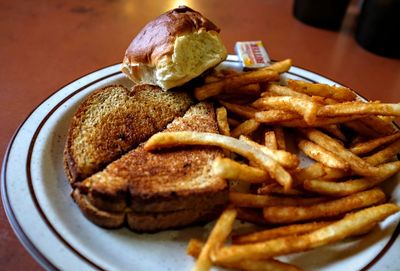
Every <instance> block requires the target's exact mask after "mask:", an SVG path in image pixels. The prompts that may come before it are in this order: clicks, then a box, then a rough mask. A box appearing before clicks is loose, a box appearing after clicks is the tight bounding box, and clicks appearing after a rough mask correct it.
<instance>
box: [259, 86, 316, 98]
mask: <svg viewBox="0 0 400 271" xmlns="http://www.w3.org/2000/svg"><path fill="white" fill-rule="evenodd" d="M268 92H269V93H274V94H276V95H279V96H292V97H297V98H302V99H306V100H309V101H312V97H310V96H308V95H307V94H304V93H301V92H297V91H294V90H293V89H291V88H289V87H287V86H281V85H277V84H273V83H271V84H268V87H267V93H268ZM261 97H263V94H261Z"/></svg>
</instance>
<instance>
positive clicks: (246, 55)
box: [235, 41, 271, 68]
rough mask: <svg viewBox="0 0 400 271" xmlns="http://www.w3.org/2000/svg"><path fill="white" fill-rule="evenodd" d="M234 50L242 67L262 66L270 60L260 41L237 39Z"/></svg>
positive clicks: (266, 64)
mask: <svg viewBox="0 0 400 271" xmlns="http://www.w3.org/2000/svg"><path fill="white" fill-rule="evenodd" d="M235 51H236V54H237V55H238V56H239V59H240V60H241V61H242V63H243V67H244V68H263V67H266V66H268V65H269V64H270V61H271V60H270V58H269V56H268V53H267V51H266V50H265V48H264V46H263V43H262V42H261V41H238V42H236V45H235Z"/></svg>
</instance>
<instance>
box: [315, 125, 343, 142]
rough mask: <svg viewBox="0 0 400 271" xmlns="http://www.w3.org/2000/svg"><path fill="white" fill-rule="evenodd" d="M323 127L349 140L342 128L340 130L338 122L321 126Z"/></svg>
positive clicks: (340, 137) (332, 133) (334, 134)
mask: <svg viewBox="0 0 400 271" xmlns="http://www.w3.org/2000/svg"><path fill="white" fill-rule="evenodd" d="M321 129H322V130H324V131H326V132H327V133H328V134H331V135H333V136H334V137H336V138H338V139H340V140H342V141H347V138H346V136H345V135H344V133H343V132H342V130H340V128H339V125H338V124H330V125H325V126H321Z"/></svg>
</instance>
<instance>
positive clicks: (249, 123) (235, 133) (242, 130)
mask: <svg viewBox="0 0 400 271" xmlns="http://www.w3.org/2000/svg"><path fill="white" fill-rule="evenodd" d="M258 127H260V123H259V122H257V121H256V120H254V119H249V120H245V121H244V122H242V123H241V124H239V125H238V126H237V127H235V129H233V130H232V133H231V136H232V137H239V136H240V135H250V134H252V133H253V132H255V131H256V130H257V129H258Z"/></svg>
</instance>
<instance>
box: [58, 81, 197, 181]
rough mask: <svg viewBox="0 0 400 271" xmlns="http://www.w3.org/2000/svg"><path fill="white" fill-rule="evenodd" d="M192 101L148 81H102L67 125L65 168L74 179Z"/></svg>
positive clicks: (138, 140)
mask: <svg viewBox="0 0 400 271" xmlns="http://www.w3.org/2000/svg"><path fill="white" fill-rule="evenodd" d="M192 103H193V101H192V99H191V97H190V96H189V95H188V94H187V93H184V92H173V91H169V92H164V91H162V90H161V89H160V88H158V87H155V86H151V85H140V86H135V87H134V88H133V89H132V91H129V90H128V89H126V88H125V87H123V86H108V87H105V88H103V89H100V90H97V91H95V92H94V93H92V94H91V95H89V96H88V97H87V98H86V99H85V101H84V102H83V103H82V104H81V105H80V106H79V108H78V110H77V112H76V113H75V115H74V117H73V119H72V122H71V125H70V129H69V131H68V136H67V141H66V146H65V150H64V166H65V172H66V174H67V177H68V179H69V180H70V182H71V183H76V182H79V181H81V180H83V179H84V178H86V177H89V176H90V175H92V174H93V173H95V172H98V171H99V170H101V169H102V168H104V166H106V165H107V164H108V163H110V162H112V161H114V160H115V159H117V158H119V157H120V156H121V155H122V154H124V153H126V152H127V151H128V150H131V149H133V148H135V147H136V146H137V145H138V144H139V143H141V142H143V141H145V140H146V139H147V138H148V137H149V136H151V135H153V134H154V133H155V132H158V131H161V130H163V129H164V128H165V127H166V125H167V124H168V123H170V122H171V121H172V120H173V119H174V118H175V117H177V116H182V115H183V113H184V112H186V110H187V109H188V108H189V106H190V105H191V104H192Z"/></svg>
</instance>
